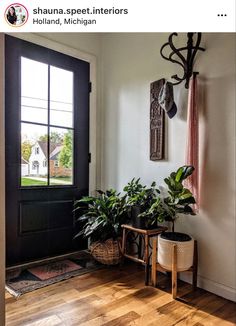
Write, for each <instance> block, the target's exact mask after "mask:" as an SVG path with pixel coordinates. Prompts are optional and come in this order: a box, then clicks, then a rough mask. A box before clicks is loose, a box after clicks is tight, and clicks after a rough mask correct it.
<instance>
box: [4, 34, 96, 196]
mask: <svg viewBox="0 0 236 326" xmlns="http://www.w3.org/2000/svg"><path fill="white" fill-rule="evenodd" d="M6 34H7V35H10V36H13V37H16V38H19V39H21V40H24V41H28V42H31V43H34V44H37V45H41V46H44V47H46V48H48V49H51V50H54V51H57V52H61V53H63V54H66V55H69V56H71V57H74V58H76V59H80V60H84V61H87V62H89V63H90V82H91V83H92V92H91V93H90V105H89V106H90V107H89V110H90V112H89V113H90V118H89V152H90V153H91V157H92V159H91V163H90V164H89V193H90V194H95V191H96V189H98V188H100V184H98V181H97V180H100V175H98V171H97V160H98V157H97V148H98V145H99V144H98V143H97V139H99V137H97V116H98V115H97V85H96V79H97V67H96V61H97V60H96V56H95V55H92V54H88V53H86V52H83V51H80V50H77V49H74V48H71V47H69V46H66V45H63V44H60V43H58V42H55V41H51V40H48V39H46V38H45V37H42V36H39V35H36V34H33V33H6ZM99 183H100V182H99Z"/></svg>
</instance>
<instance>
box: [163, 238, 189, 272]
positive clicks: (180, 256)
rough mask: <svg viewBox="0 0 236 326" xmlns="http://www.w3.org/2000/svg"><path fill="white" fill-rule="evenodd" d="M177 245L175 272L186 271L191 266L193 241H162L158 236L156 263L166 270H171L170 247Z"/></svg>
mask: <svg viewBox="0 0 236 326" xmlns="http://www.w3.org/2000/svg"><path fill="white" fill-rule="evenodd" d="M173 244H176V245H177V271H178V272H181V271H186V270H187V269H189V268H190V267H191V266H192V265H193V251H194V240H193V238H191V240H190V241H182V242H180V241H172V240H166V239H162V238H161V235H159V236H158V250H157V260H158V263H159V264H160V265H161V266H162V267H164V268H165V269H167V270H170V271H171V269H172V247H173Z"/></svg>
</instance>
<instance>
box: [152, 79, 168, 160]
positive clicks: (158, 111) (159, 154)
mask: <svg viewBox="0 0 236 326" xmlns="http://www.w3.org/2000/svg"><path fill="white" fill-rule="evenodd" d="M164 82H165V79H160V80H157V81H155V82H153V83H151V85H150V86H151V87H150V101H151V105H150V160H151V161H158V160H163V159H164V143H165V134H164V132H165V112H164V110H163V109H162V108H161V107H160V105H159V103H158V96H159V93H160V90H161V87H162V86H163V84H164Z"/></svg>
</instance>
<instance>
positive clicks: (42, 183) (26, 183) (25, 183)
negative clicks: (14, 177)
mask: <svg viewBox="0 0 236 326" xmlns="http://www.w3.org/2000/svg"><path fill="white" fill-rule="evenodd" d="M21 185H22V186H46V185H47V183H46V182H45V181H39V180H33V179H29V178H21Z"/></svg>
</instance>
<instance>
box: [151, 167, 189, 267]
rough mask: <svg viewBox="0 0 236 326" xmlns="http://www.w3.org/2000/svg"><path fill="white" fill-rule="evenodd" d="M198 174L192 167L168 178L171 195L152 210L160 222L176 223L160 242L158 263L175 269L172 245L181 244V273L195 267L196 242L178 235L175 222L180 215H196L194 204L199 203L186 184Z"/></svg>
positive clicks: (153, 206) (167, 183) (154, 205)
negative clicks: (187, 180)
mask: <svg viewBox="0 0 236 326" xmlns="http://www.w3.org/2000/svg"><path fill="white" fill-rule="evenodd" d="M193 172H194V167H192V166H182V167H180V168H179V169H178V170H177V171H176V172H172V173H171V174H170V176H169V177H168V178H166V179H164V181H165V183H166V185H167V187H168V195H166V196H163V198H159V199H158V200H157V202H156V203H154V204H153V205H152V207H151V208H150V212H151V211H154V212H155V213H156V214H157V216H158V219H159V221H167V222H171V224H172V230H171V231H172V232H164V233H162V234H161V235H160V236H159V240H158V261H159V263H160V264H161V265H162V266H163V267H165V268H167V269H171V263H172V262H171V259H170V257H171V250H172V245H173V244H176V245H177V252H178V266H177V268H178V270H179V271H181V270H186V269H188V268H189V267H191V266H192V262H193V245H194V240H193V239H192V237H191V236H189V235H188V234H185V233H180V232H175V222H176V219H177V218H178V216H179V215H180V214H185V215H195V213H194V211H193V209H192V207H191V206H190V205H191V204H195V199H194V197H193V195H192V193H191V191H190V190H189V189H187V188H185V187H184V185H183V182H184V180H185V179H187V178H188V177H189V176H190V175H191V174H192V173H193Z"/></svg>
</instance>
